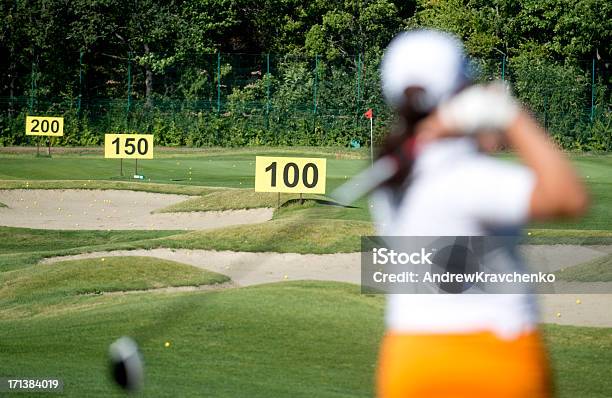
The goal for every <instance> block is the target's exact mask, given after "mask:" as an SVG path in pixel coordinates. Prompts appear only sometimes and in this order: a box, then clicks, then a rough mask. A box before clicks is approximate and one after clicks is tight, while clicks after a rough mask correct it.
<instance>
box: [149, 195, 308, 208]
mask: <svg viewBox="0 0 612 398" xmlns="http://www.w3.org/2000/svg"><path fill="white" fill-rule="evenodd" d="M297 197H298V195H292V194H281V199H280V203H281V204H282V203H285V202H286V201H287V200H290V199H294V198H297ZM277 206H278V194H276V193H270V192H255V191H254V190H252V189H231V190H227V189H226V190H221V189H220V190H217V191H213V192H210V193H208V194H205V195H203V196H200V197H196V198H192V199H188V200H186V201H184V202H181V203H177V204H174V205H171V206H168V207H165V208H163V209H161V210H159V212H160V213H173V212H189V211H215V210H236V209H256V208H261V207H277Z"/></svg>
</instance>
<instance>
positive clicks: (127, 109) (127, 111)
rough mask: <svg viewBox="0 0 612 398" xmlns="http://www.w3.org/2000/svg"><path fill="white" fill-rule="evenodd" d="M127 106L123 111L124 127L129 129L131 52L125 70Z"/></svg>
mask: <svg viewBox="0 0 612 398" xmlns="http://www.w3.org/2000/svg"><path fill="white" fill-rule="evenodd" d="M127 78H128V81H127V106H126V109H125V127H126V130H129V129H130V110H131V108H132V52H131V51H129V52H128V70H127Z"/></svg>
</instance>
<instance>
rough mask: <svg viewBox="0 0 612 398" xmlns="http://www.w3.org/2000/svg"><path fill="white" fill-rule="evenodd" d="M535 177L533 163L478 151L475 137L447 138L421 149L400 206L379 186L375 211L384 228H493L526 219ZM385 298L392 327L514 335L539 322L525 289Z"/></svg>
mask: <svg viewBox="0 0 612 398" xmlns="http://www.w3.org/2000/svg"><path fill="white" fill-rule="evenodd" d="M534 181H535V178H534V176H533V174H532V173H531V172H530V170H529V169H527V168H525V167H523V166H520V165H516V164H512V163H509V162H506V161H501V160H497V159H494V158H492V157H489V156H487V155H485V154H481V153H479V152H478V150H477V147H476V144H475V142H474V141H473V140H471V139H470V138H461V139H447V140H443V141H438V142H435V143H432V144H430V145H428V146H427V147H425V148H424V149H423V150H422V152H421V153H419V155H418V157H417V159H416V161H415V164H414V167H413V180H412V182H411V184H410V186H409V188H408V191H407V192H406V195H405V196H404V198H403V199H402V201H401V202H400V203H399V205H398V206H392V205H391V202H390V196H389V195H388V193H387V192H385V191H383V190H379V191H377V192H375V193H374V195H373V197H372V204H373V206H374V209H373V210H374V211H373V215H374V217H375V218H376V220H375V221H376V223H377V225H378V232H379V234H380V235H388V236H482V235H488V234H489V233H490V231H491V230H493V229H499V228H503V229H507V228H518V227H520V226H521V225H522V224H523V223H524V222H525V221H526V218H527V214H528V210H529V201H530V197H531V193H532V191H533V187H534ZM518 265H519V264H517V266H518ZM387 301H388V302H387V313H386V321H387V327H388V329H390V330H391V331H394V332H406V333H427V334H432V333H469V332H478V331H493V332H494V333H496V334H497V335H499V336H500V337H502V338H513V337H515V336H517V335H519V334H521V333H522V332H526V331H529V330H532V329H533V328H534V325H535V324H536V322H537V314H536V308H535V305H534V303H533V301H532V299H531V296H529V295H524V294H496V295H494V294H464V295H456V294H393V295H389V296H388V298H387Z"/></svg>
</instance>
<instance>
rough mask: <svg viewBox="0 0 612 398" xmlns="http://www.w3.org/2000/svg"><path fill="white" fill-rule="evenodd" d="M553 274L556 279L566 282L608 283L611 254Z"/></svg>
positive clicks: (611, 274) (610, 279)
mask: <svg viewBox="0 0 612 398" xmlns="http://www.w3.org/2000/svg"><path fill="white" fill-rule="evenodd" d="M555 274H556V275H557V278H559V279H560V280H563V281H567V282H610V281H612V254H608V255H606V256H603V257H600V258H596V259H594V260H591V261H588V262H586V263H584V264H578V265H574V266H572V267H567V268H565V269H563V270H561V271H557V272H556V273H555Z"/></svg>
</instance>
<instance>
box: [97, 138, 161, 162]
mask: <svg viewBox="0 0 612 398" xmlns="http://www.w3.org/2000/svg"><path fill="white" fill-rule="evenodd" d="M104 157H105V158H107V159H153V134H105V135H104Z"/></svg>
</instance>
